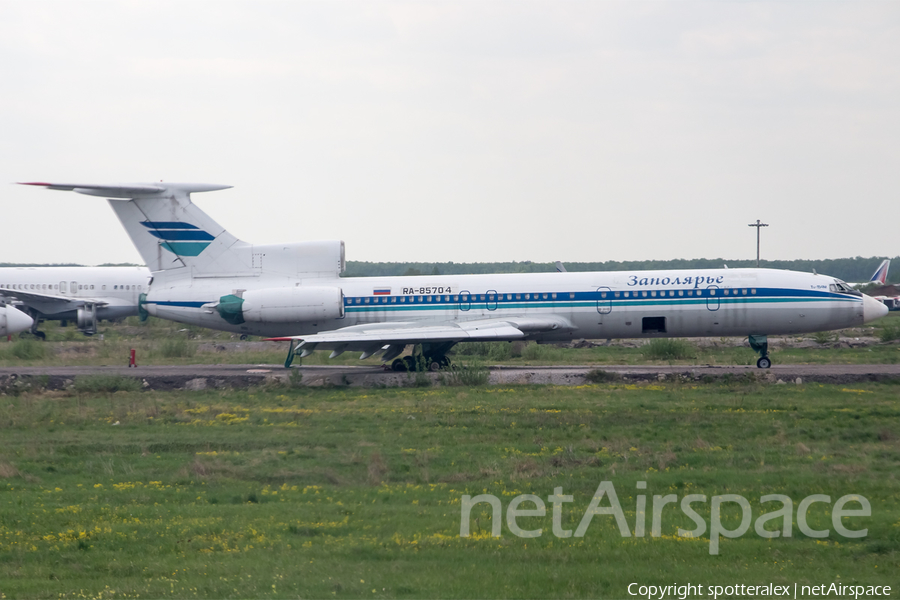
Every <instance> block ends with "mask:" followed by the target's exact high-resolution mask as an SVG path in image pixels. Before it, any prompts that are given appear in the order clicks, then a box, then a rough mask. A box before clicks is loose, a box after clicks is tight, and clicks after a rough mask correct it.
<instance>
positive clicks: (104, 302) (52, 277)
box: [0, 267, 150, 338]
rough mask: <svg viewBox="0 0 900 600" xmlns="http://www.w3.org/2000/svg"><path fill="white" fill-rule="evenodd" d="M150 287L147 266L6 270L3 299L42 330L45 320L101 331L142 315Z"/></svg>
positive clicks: (0, 275) (0, 276)
mask: <svg viewBox="0 0 900 600" xmlns="http://www.w3.org/2000/svg"><path fill="white" fill-rule="evenodd" d="M149 283H150V270H149V269H147V268H145V267H4V268H0V299H3V300H5V301H6V302H9V303H12V304H15V306H16V307H17V308H18V309H19V310H20V311H23V312H25V313H27V314H28V315H29V316H30V317H31V319H32V320H33V323H31V324H29V327H30V328H31V332H32V333H33V334H34V335H36V336H38V337H40V338H43V337H44V333H43V332H42V331H38V328H37V327H38V324H39V323H40V322H41V321H46V320H57V321H74V322H75V323H76V324H77V325H78V329H79V331H81V332H83V333H85V334H88V335H91V334H94V333H96V332H97V323H98V322H99V321H101V320H109V319H121V318H123V317H129V316H133V315H137V314H138V299H139V297H140V294H142V293H143V292H146V291H147V289H148V287H149Z"/></svg>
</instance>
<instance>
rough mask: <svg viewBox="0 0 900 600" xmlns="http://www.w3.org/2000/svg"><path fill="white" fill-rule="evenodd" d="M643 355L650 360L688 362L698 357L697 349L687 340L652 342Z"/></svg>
mask: <svg viewBox="0 0 900 600" xmlns="http://www.w3.org/2000/svg"><path fill="white" fill-rule="evenodd" d="M641 353H642V354H643V355H644V358H646V359H648V360H665V361H672V360H687V359H692V358H695V357H696V356H697V348H696V347H695V346H694V345H693V344H691V343H690V342H687V341H685V340H679V339H675V338H661V339H656V340H651V341H650V343H649V344H647V345H646V346H644V347H643V348H642V351H641Z"/></svg>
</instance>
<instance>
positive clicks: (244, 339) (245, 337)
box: [239, 333, 247, 342]
mask: <svg viewBox="0 0 900 600" xmlns="http://www.w3.org/2000/svg"><path fill="white" fill-rule="evenodd" d="M239 339H240V340H241V341H242V342H246V341H247V334H246V333H242V334H241V337H240V338H239Z"/></svg>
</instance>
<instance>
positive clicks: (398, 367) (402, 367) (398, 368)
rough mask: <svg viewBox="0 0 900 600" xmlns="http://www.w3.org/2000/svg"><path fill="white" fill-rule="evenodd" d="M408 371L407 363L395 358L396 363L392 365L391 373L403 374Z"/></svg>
mask: <svg viewBox="0 0 900 600" xmlns="http://www.w3.org/2000/svg"><path fill="white" fill-rule="evenodd" d="M406 370H408V369H407V368H406V363H405V362H404V361H403V359H402V358H395V359H394V362H392V363H391V371H395V372H402V371H406Z"/></svg>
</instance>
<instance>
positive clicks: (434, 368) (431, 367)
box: [428, 361, 441, 373]
mask: <svg viewBox="0 0 900 600" xmlns="http://www.w3.org/2000/svg"><path fill="white" fill-rule="evenodd" d="M428 370H429V371H431V372H432V373H434V372H437V371H440V370H441V363H440V362H438V361H433V362H432V363H431V364H430V365H428Z"/></svg>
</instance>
